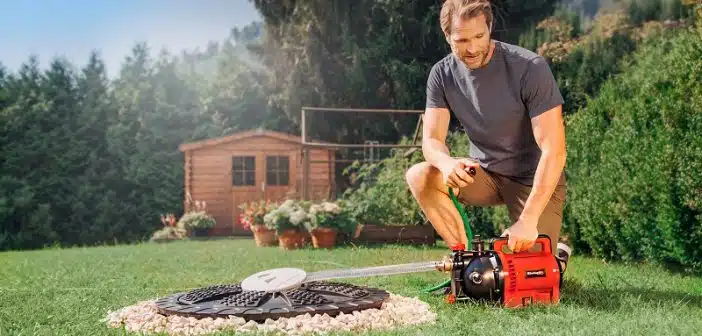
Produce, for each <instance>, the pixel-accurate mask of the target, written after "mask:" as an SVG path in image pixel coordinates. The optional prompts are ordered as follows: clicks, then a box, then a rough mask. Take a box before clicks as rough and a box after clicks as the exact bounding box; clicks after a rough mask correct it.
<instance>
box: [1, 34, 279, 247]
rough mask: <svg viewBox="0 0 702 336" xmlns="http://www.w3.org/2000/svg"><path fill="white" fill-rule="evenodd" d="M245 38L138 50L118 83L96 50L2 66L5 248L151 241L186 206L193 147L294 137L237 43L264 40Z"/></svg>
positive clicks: (139, 46)
mask: <svg viewBox="0 0 702 336" xmlns="http://www.w3.org/2000/svg"><path fill="white" fill-rule="evenodd" d="M254 26H256V25H254ZM258 26H259V27H260V25H258ZM251 29H252V30H255V27H253V28H251ZM245 30H246V29H245ZM233 35H235V36H232V37H230V38H228V39H227V40H225V41H223V42H222V43H221V44H217V43H214V44H212V45H210V46H209V47H208V48H207V50H205V51H203V52H194V53H189V52H184V53H181V54H179V56H173V55H171V54H169V53H168V52H167V51H163V52H161V53H159V54H158V55H154V54H153V52H152V51H151V50H150V48H149V47H148V45H146V44H136V45H135V47H134V49H133V50H132V53H131V54H130V55H126V56H127V57H125V60H124V62H123V64H122V68H121V71H120V73H118V74H113V76H112V77H114V78H111V79H108V76H107V73H106V70H105V65H104V62H103V60H102V59H100V57H99V56H98V55H97V54H96V53H93V54H92V55H90V56H91V57H90V59H89V61H88V63H87V64H86V65H85V66H84V67H83V68H80V69H76V68H75V67H74V66H72V65H71V64H70V63H68V62H67V61H65V60H63V59H60V58H56V59H53V60H52V62H50V67H49V68H48V69H40V67H39V61H38V58H37V57H32V58H30V59H29V60H28V61H27V62H26V63H25V64H23V65H22V66H21V67H20V69H19V70H18V71H17V72H15V73H11V72H9V71H8V70H7V69H5V68H4V67H2V66H0V172H2V173H0V220H1V221H2V223H3V225H2V226H0V250H7V249H29V248H42V247H45V246H51V245H54V244H58V245H61V246H75V245H94V244H103V243H109V244H113V243H120V242H134V241H141V240H146V239H149V237H150V236H151V235H152V233H153V232H154V230H157V229H159V227H158V224H157V221H158V216H157V214H159V213H163V212H164V211H173V212H174V213H176V214H178V215H181V214H182V213H183V211H184V210H185V209H183V199H184V196H185V195H184V193H183V191H184V186H183V181H184V175H183V173H184V170H183V164H184V162H183V161H184V156H183V153H181V152H180V151H179V150H178V146H179V145H180V144H181V143H184V142H189V141H193V140H200V139H204V138H210V137H216V136H221V135H226V134H230V133H231V132H235V131H239V130H246V129H251V128H258V127H270V128H277V129H278V130H287V128H286V127H287V126H288V125H290V122H289V121H287V120H286V119H285V118H284V117H283V116H282V114H280V113H279V111H278V110H277V109H275V108H274V107H270V108H267V107H265V106H266V99H267V95H268V91H266V90H267V87H268V78H267V75H266V72H265V70H263V69H261V68H260V67H261V66H260V64H258V65H256V64H255V63H254V62H252V58H251V57H250V55H249V54H248V51H247V50H246V49H245V48H242V47H241V45H240V44H237V45H236V46H235V45H234V44H235V43H238V42H241V40H242V39H244V40H246V39H249V38H252V39H255V34H250V33H248V32H244V33H239V32H236V31H234V32H233ZM244 42H245V41H244ZM242 53H244V54H243V55H242Z"/></svg>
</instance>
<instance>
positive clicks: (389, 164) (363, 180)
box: [342, 139, 424, 225]
mask: <svg viewBox="0 0 702 336" xmlns="http://www.w3.org/2000/svg"><path fill="white" fill-rule="evenodd" d="M400 143H403V144H408V143H409V141H408V140H407V139H404V140H403V141H401V142H400ZM405 152H406V150H404V149H399V150H393V151H392V153H391V155H390V156H389V157H388V158H386V159H383V160H381V161H379V162H376V163H361V162H360V161H356V162H354V163H353V164H352V165H350V166H349V167H348V168H347V169H346V170H345V171H344V173H345V174H352V173H353V174H354V175H355V176H354V179H355V181H353V182H354V184H355V186H354V187H351V188H349V189H347V190H346V191H345V192H344V194H343V195H342V198H343V199H344V200H346V201H347V204H348V207H349V211H351V212H352V213H353V216H354V217H355V218H356V219H357V220H358V221H359V223H361V224H376V225H421V224H422V223H423V222H424V220H423V219H422V216H421V215H420V209H419V205H418V204H417V202H416V201H415V200H414V198H413V197H412V194H411V193H410V191H409V188H408V187H407V182H405V172H406V171H407V169H409V167H411V166H412V164H414V163H418V162H421V161H422V160H423V158H422V153H421V151H416V152H414V153H412V154H411V155H409V156H407V157H405V155H404V153H405Z"/></svg>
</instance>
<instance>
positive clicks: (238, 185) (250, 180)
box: [179, 130, 335, 236]
mask: <svg viewBox="0 0 702 336" xmlns="http://www.w3.org/2000/svg"><path fill="white" fill-rule="evenodd" d="M179 149H180V151H181V152H183V153H184V156H185V167H184V169H185V195H186V200H185V202H186V209H185V211H188V210H189V209H188V205H187V204H188V202H187V199H188V198H187V197H188V195H189V196H190V197H191V199H192V200H194V201H204V202H206V204H207V211H208V212H209V213H210V214H211V215H213V216H214V217H215V220H216V221H217V225H216V226H215V228H213V229H212V230H210V232H209V234H210V235H213V236H226V235H249V234H250V232H248V231H246V230H243V229H242V228H241V227H240V226H239V224H238V220H237V219H238V217H239V205H240V204H242V203H245V202H249V201H257V200H266V199H268V200H272V201H281V200H284V199H285V198H295V199H300V198H301V195H302V183H303V180H304V179H303V169H302V163H303V147H302V138H300V137H298V136H295V135H291V134H285V133H280V132H275V131H268V130H251V131H243V132H239V133H236V134H232V135H229V136H224V137H219V138H213V139H207V140H202V141H197V142H191V143H185V144H182V145H180V147H179ZM309 152H310V162H311V163H310V165H309V168H310V169H309V175H308V186H307V187H308V195H309V199H314V200H321V199H325V198H329V196H330V190H332V187H333V183H334V181H335V176H334V171H335V169H334V160H333V159H334V152H333V150H330V149H324V148H319V149H318V148H311V149H309Z"/></svg>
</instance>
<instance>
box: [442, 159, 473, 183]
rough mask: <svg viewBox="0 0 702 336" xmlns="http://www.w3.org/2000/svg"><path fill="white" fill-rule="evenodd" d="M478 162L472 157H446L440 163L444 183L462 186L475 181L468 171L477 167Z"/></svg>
mask: <svg viewBox="0 0 702 336" xmlns="http://www.w3.org/2000/svg"><path fill="white" fill-rule="evenodd" d="M478 166H479V165H478V163H476V162H474V161H472V160H470V159H454V158H449V159H446V160H445V161H444V162H442V163H441V164H440V165H439V167H438V168H439V170H440V171H441V176H442V177H443V182H444V184H446V185H448V186H449V187H450V188H462V187H465V186H467V185H468V184H470V183H473V181H474V180H473V177H472V176H471V175H470V174H469V173H468V171H469V169H470V168H474V169H477V168H478Z"/></svg>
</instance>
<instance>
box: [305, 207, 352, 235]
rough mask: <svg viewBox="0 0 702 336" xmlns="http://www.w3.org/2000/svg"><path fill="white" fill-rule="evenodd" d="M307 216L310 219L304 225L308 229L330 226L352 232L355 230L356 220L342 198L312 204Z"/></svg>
mask: <svg viewBox="0 0 702 336" xmlns="http://www.w3.org/2000/svg"><path fill="white" fill-rule="evenodd" d="M308 216H309V219H310V220H309V221H308V222H307V225H306V227H307V230H308V231H312V230H314V229H316V228H330V229H337V230H339V231H343V232H347V233H352V232H354V231H355V230H356V220H355V218H354V216H353V214H352V211H350V208H349V207H348V206H347V203H346V202H345V201H343V200H339V201H336V202H330V201H325V202H322V203H318V204H314V205H312V206H311V207H310V210H309V214H308Z"/></svg>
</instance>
